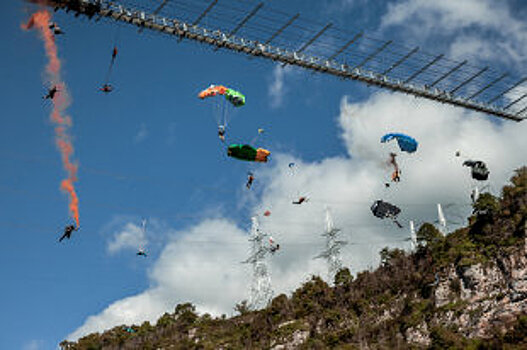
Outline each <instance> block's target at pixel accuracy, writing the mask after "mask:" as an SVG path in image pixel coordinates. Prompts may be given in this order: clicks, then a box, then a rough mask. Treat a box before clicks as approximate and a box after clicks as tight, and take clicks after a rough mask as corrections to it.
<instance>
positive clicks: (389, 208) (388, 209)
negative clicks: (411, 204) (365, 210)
mask: <svg viewBox="0 0 527 350" xmlns="http://www.w3.org/2000/svg"><path fill="white" fill-rule="evenodd" d="M370 209H371V212H372V213H373V215H374V216H375V217H378V218H380V219H384V218H391V219H392V220H393V222H394V223H395V224H396V225H397V226H399V228H402V225H401V224H400V223H399V222H398V221H397V215H399V213H400V212H401V209H399V207H397V206H395V205H393V204H391V203H388V202H384V201H382V200H377V201H375V202H374V203H373V205H372V206H371V208H370Z"/></svg>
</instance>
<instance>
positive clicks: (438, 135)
mask: <svg viewBox="0 0 527 350" xmlns="http://www.w3.org/2000/svg"><path fill="white" fill-rule="evenodd" d="M338 120H339V125H340V127H341V135H340V136H341V138H342V141H343V145H344V147H345V149H346V151H347V154H346V155H344V156H341V157H330V158H324V159H321V160H319V161H316V162H305V161H303V160H302V159H298V158H294V157H292V156H291V155H288V154H277V155H276V156H275V157H274V162H273V164H274V165H272V166H271V167H269V168H268V169H267V170H264V171H262V172H260V173H259V174H258V177H259V183H261V184H265V188H264V190H263V195H262V197H261V198H260V199H259V200H257V203H256V204H255V205H254V214H258V215H260V218H259V221H260V224H261V230H262V231H263V232H265V233H268V234H270V235H272V236H273V238H274V239H275V241H277V242H278V243H279V244H280V246H281V248H280V250H279V251H278V252H277V253H276V254H275V255H273V256H272V257H270V269H271V272H272V284H273V289H274V291H275V294H278V293H289V292H291V291H292V290H294V289H295V288H297V287H298V286H299V285H300V284H301V283H302V282H303V281H305V280H306V279H307V278H309V277H310V275H312V274H317V275H321V276H326V269H327V267H326V265H325V263H324V261H323V260H320V259H319V260H314V259H313V257H314V256H316V255H317V254H318V253H320V252H321V251H322V250H323V249H324V239H323V237H322V236H321V233H323V231H324V208H325V207H326V206H329V207H330V209H331V212H332V215H333V219H334V222H335V226H337V227H340V228H342V233H341V239H344V240H347V241H349V243H350V244H349V245H347V246H346V247H344V248H343V253H342V259H343V263H344V265H345V266H350V267H351V270H352V272H353V273H356V272H358V271H361V270H364V269H366V268H368V267H371V266H372V265H374V264H375V263H376V262H377V261H378V254H377V253H378V251H379V250H380V249H382V248H383V247H385V246H392V247H394V246H398V247H406V248H407V247H408V242H405V241H404V240H405V239H406V238H407V237H408V236H409V229H408V221H409V220H414V221H416V222H417V223H421V222H424V221H428V222H433V221H434V220H435V219H436V218H437V211H436V210H437V209H436V208H437V207H436V204H437V203H442V204H444V209H445V215H446V217H447V221H448V222H449V223H450V225H451V226H450V228H453V227H455V225H452V221H454V220H452V218H454V217H455V218H456V220H455V221H459V219H458V217H459V216H466V215H468V214H469V213H470V210H471V208H470V204H469V203H470V198H469V195H470V191H471V188H472V186H474V185H475V183H474V182H473V181H472V180H471V178H470V172H469V169H467V168H465V167H463V166H462V165H461V164H462V162H463V160H464V159H465V158H473V159H481V160H484V161H485V162H486V163H487V164H488V166H489V168H490V172H491V173H490V179H489V185H490V186H489V187H490V189H491V190H492V191H494V193H495V194H499V189H500V188H501V186H502V185H503V184H504V183H506V181H507V180H508V178H509V177H510V176H511V175H512V171H513V170H514V169H515V168H518V167H520V166H522V165H525V164H527V156H526V155H525V152H523V150H525V149H527V138H525V134H526V132H527V124H526V123H513V122H503V123H496V121H495V119H491V118H486V117H485V116H484V115H482V114H480V113H475V112H469V111H465V110H463V109H460V108H455V107H450V106H443V105H439V104H437V103H433V102H431V101H427V100H416V99H414V98H412V97H408V96H405V95H400V94H392V93H378V94H376V95H372V96H371V97H370V98H369V99H368V100H366V101H362V102H358V103H357V102H352V101H350V100H349V99H348V98H344V99H343V100H342V102H341V111H340V116H339V119H338ZM388 132H403V133H407V134H409V135H412V136H414V137H415V138H416V139H417V140H418V141H419V142H420V144H419V149H418V151H417V152H416V153H414V154H411V155H409V154H406V153H400V152H399V151H398V148H397V145H396V143H395V142H392V143H389V144H381V143H380V137H381V136H382V135H383V134H385V133H388ZM457 150H459V151H460V152H461V155H462V156H461V157H456V156H455V152H456V151H457ZM392 151H396V152H398V153H399V157H398V160H399V165H400V167H401V170H402V181H401V182H400V183H398V184H393V185H391V186H390V187H389V188H386V187H385V186H384V183H385V182H386V181H388V180H389V176H390V172H391V169H390V168H389V166H388V165H386V159H387V157H388V154H389V153H390V152H392ZM290 162H294V163H296V166H295V168H294V169H291V168H289V167H288V164H289V163H290ZM269 165H271V164H269ZM299 196H308V197H309V198H310V200H309V202H307V203H304V204H302V205H292V204H291V201H292V200H294V199H297V198H298V197H299ZM376 199H383V200H385V201H389V202H392V203H394V204H396V205H398V206H399V207H401V209H402V214H401V215H400V218H401V222H402V223H403V224H404V226H405V228H404V229H399V228H397V227H396V226H395V225H394V224H393V223H391V222H390V221H386V220H380V219H378V218H375V217H373V216H372V214H371V212H370V205H371V204H372V203H373V201H374V200H376ZM447 204H448V205H447ZM266 210H270V211H271V215H270V216H268V217H264V216H262V214H263V213H264V212H265V211H266ZM248 221H249V220H248ZM170 237H172V238H171V239H170V241H169V243H168V244H167V245H166V246H165V247H164V249H163V251H162V253H161V255H160V257H159V258H158V260H157V261H156V262H155V263H154V267H153V269H152V271H151V272H150V274H149V279H150V288H148V289H147V290H146V291H145V292H143V293H141V294H138V295H135V296H131V297H128V298H125V299H122V300H119V301H116V302H115V303H113V304H112V305H110V306H109V307H108V308H106V309H105V310H104V311H103V312H101V313H100V314H98V315H95V316H90V317H89V318H88V319H87V320H86V322H85V324H84V325H83V326H81V327H80V328H79V329H77V330H76V331H75V332H73V333H72V334H71V335H70V336H69V338H70V339H75V338H77V337H79V336H81V335H83V334H86V333H89V332H93V331H100V330H103V329H106V328H109V327H112V326H115V325H118V324H123V323H128V324H129V323H141V322H143V321H144V320H150V321H154V320H156V319H157V318H158V317H159V316H160V315H161V314H162V313H163V312H165V311H173V309H174V307H175V305H176V304H177V303H181V302H186V301H190V302H192V303H194V304H195V305H196V306H197V308H198V310H199V311H200V312H209V313H211V314H214V315H218V314H221V313H226V314H232V308H233V306H234V305H235V304H236V303H238V302H240V301H241V300H243V299H246V298H247V297H248V294H247V293H248V288H249V281H250V271H249V269H248V266H246V265H242V264H240V262H241V261H242V260H244V259H245V257H246V256H247V254H248V248H249V243H248V242H247V230H246V229H242V228H240V227H238V226H237V225H235V224H234V223H232V222H230V221H228V220H226V219H214V220H205V221H203V222H201V223H200V224H198V225H196V226H194V227H190V228H188V229H187V230H184V231H182V232H177V233H174V232H173V233H171V234H170Z"/></svg>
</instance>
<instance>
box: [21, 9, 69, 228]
mask: <svg viewBox="0 0 527 350" xmlns="http://www.w3.org/2000/svg"><path fill="white" fill-rule="evenodd" d="M50 19H51V15H50V14H49V12H48V11H46V10H41V11H38V12H36V13H34V14H33V15H32V16H31V18H30V19H29V21H28V22H27V24H23V25H22V28H23V29H25V30H29V29H31V28H33V27H35V28H36V29H37V30H38V31H39V33H40V36H41V38H42V40H43V41H44V46H45V48H46V55H47V57H48V64H47V65H46V73H47V80H48V83H49V85H50V86H55V87H57V94H56V95H55V96H54V98H53V99H52V103H53V110H52V111H51V116H50V117H51V121H52V122H53V123H54V124H55V143H56V145H57V148H58V149H59V151H60V155H61V158H62V164H63V166H64V169H65V170H66V172H67V173H68V177H67V178H66V179H64V180H62V182H61V184H60V188H61V189H62V190H63V191H64V192H66V193H67V194H68V195H69V199H70V203H69V209H70V212H71V215H72V216H73V218H74V219H75V222H76V223H77V227H79V197H78V196H77V193H76V192H75V186H74V184H75V182H76V181H77V169H78V166H77V164H75V163H74V162H73V161H72V157H73V152H74V149H73V145H72V143H71V137H70V135H69V128H70V127H71V125H72V122H71V118H70V117H69V116H67V115H64V113H65V111H66V108H67V107H68V105H69V103H70V99H69V96H68V91H67V88H66V84H65V83H64V82H63V81H62V80H61V79H60V68H61V63H60V59H59V57H58V55H57V46H56V45H55V38H54V36H53V33H52V32H51V30H49V24H50Z"/></svg>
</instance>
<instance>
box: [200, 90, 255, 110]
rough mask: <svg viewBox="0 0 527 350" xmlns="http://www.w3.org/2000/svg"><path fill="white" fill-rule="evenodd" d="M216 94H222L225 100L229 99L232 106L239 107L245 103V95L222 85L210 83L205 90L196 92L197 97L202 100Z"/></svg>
mask: <svg viewBox="0 0 527 350" xmlns="http://www.w3.org/2000/svg"><path fill="white" fill-rule="evenodd" d="M216 95H223V96H224V97H225V99H226V100H227V101H229V102H230V103H231V104H232V105H233V106H234V107H241V106H243V105H245V96H244V95H243V94H242V93H241V92H239V91H236V90H233V89H229V88H228V87H225V86H223V85H211V86H209V87H208V88H206V89H205V90H203V91H201V92H200V93H199V94H198V97H199V98H201V99H202V100H203V99H205V98H207V97H213V96H216Z"/></svg>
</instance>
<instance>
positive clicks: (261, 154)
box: [227, 144, 271, 163]
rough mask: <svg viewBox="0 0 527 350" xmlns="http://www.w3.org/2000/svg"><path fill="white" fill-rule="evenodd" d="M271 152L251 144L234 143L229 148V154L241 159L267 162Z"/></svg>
mask: <svg viewBox="0 0 527 350" xmlns="http://www.w3.org/2000/svg"><path fill="white" fill-rule="evenodd" d="M270 154H271V152H269V151H268V150H266V149H263V148H258V149H256V148H254V147H252V146H250V145H241V144H232V145H230V146H229V148H228V149H227V155H228V156H229V157H233V158H236V159H240V160H246V161H249V162H262V163H265V162H267V157H268V156H269V155H270Z"/></svg>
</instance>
